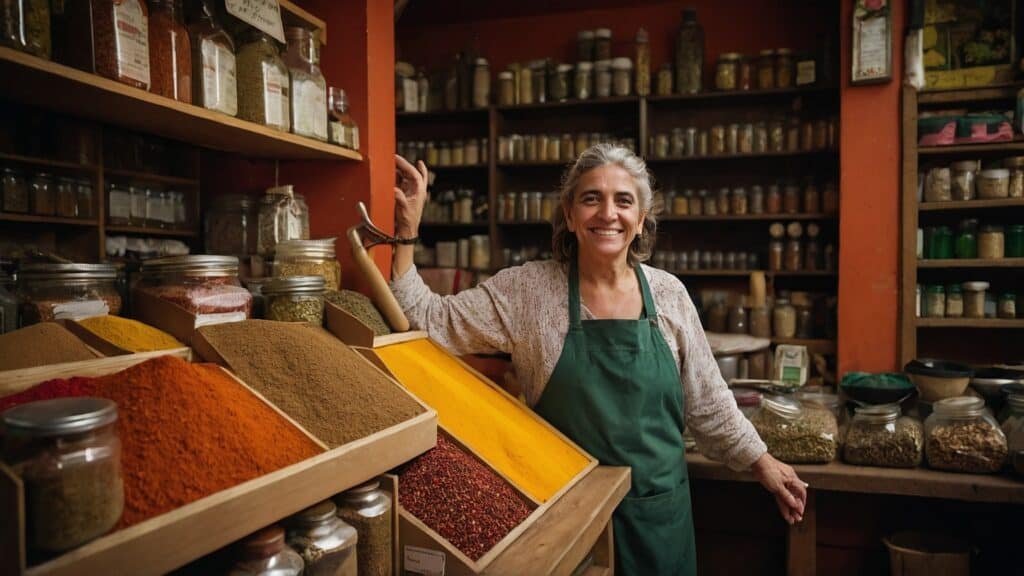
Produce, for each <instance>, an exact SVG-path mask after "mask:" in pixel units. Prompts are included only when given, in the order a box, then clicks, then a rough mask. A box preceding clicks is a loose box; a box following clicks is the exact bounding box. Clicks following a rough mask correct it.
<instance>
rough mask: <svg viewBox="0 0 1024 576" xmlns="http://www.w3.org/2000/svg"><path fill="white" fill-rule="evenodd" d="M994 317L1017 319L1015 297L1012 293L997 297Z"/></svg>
mask: <svg viewBox="0 0 1024 576" xmlns="http://www.w3.org/2000/svg"><path fill="white" fill-rule="evenodd" d="M996 316H997V317H999V318H1006V319H1013V318H1016V317H1017V295H1016V294H1015V293H1013V292H1004V293H1002V294H1000V295H999V303H998V305H997V306H996Z"/></svg>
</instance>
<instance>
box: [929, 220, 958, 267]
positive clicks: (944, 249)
mask: <svg viewBox="0 0 1024 576" xmlns="http://www.w3.org/2000/svg"><path fill="white" fill-rule="evenodd" d="M924 236H925V238H924V244H925V257H926V258H929V259H939V260H945V259H948V258H952V257H953V231H952V230H950V229H949V226H936V227H935V228H925V231H924Z"/></svg>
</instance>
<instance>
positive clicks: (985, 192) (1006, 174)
mask: <svg viewBox="0 0 1024 576" xmlns="http://www.w3.org/2000/svg"><path fill="white" fill-rule="evenodd" d="M975 183H976V184H975V185H976V187H977V191H978V198H981V199H982V200H995V199H999V198H1008V197H1009V196H1010V171H1009V170H1007V169H1005V168H993V169H991V170H982V171H980V172H978V176H977V178H976V179H975Z"/></svg>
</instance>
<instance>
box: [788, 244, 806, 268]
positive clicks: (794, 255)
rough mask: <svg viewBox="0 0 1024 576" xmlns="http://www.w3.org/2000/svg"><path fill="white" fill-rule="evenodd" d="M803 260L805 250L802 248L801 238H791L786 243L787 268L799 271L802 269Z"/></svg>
mask: <svg viewBox="0 0 1024 576" xmlns="http://www.w3.org/2000/svg"><path fill="white" fill-rule="evenodd" d="M802 262H803V251H802V250H801V246H800V241H799V240H795V239H793V240H790V241H789V242H787V243H786V256H785V268H786V271H788V272H798V271H800V270H801V265H802Z"/></svg>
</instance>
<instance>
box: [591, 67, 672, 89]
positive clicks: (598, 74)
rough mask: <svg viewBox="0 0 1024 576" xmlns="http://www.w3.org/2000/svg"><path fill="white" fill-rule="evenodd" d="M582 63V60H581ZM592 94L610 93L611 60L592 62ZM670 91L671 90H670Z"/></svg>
mask: <svg viewBox="0 0 1024 576" xmlns="http://www.w3.org/2000/svg"><path fill="white" fill-rule="evenodd" d="M581 64H582V62H581ZM593 78H594V92H593V93H594V95H595V96H596V97H597V98H608V97H609V96H611V95H612V61H611V60H598V61H597V62H594V69H593ZM670 92H671V90H670Z"/></svg>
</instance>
